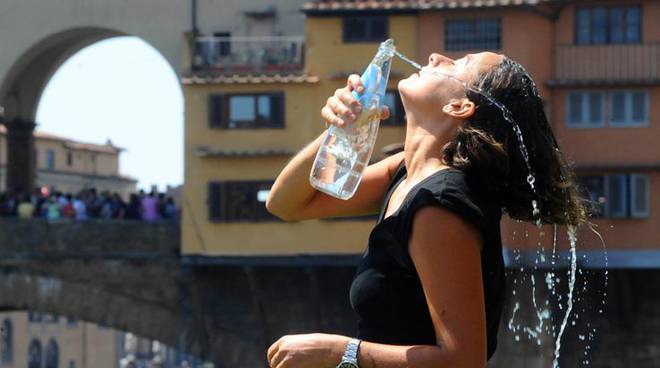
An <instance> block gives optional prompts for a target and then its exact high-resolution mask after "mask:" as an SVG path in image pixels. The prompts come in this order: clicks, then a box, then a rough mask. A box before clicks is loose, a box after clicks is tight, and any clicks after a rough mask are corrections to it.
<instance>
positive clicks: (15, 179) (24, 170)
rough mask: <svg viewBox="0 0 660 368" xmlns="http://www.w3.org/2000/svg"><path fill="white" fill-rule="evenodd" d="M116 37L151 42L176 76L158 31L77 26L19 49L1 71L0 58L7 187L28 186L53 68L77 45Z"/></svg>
mask: <svg viewBox="0 0 660 368" xmlns="http://www.w3.org/2000/svg"><path fill="white" fill-rule="evenodd" d="M120 36H135V37H138V38H140V39H141V40H142V41H144V42H145V43H147V44H148V45H150V46H152V47H153V49H154V50H156V52H158V53H159V54H160V55H161V56H162V57H163V58H164V59H165V60H166V61H167V64H168V65H169V67H170V69H171V70H172V71H173V73H174V75H178V65H176V64H174V63H175V62H178V61H179V58H178V57H175V56H173V55H172V50H170V49H169V48H171V46H170V45H169V44H172V42H171V40H169V44H167V45H166V46H164V45H163V41H162V40H161V38H162V37H163V36H159V37H160V38H159V37H150V36H151V35H150V34H148V33H144V34H139V33H137V32H131V31H130V30H122V29H120V28H113V27H103V26H77V27H71V28H68V29H64V30H60V31H57V32H54V33H51V34H49V35H48V36H45V37H43V38H41V39H39V40H38V41H35V42H34V43H33V44H31V45H29V46H28V47H26V48H24V51H23V52H22V53H21V54H19V55H16V57H15V59H14V60H12V61H11V63H10V66H9V67H8V68H7V69H6V70H4V73H3V70H2V68H1V67H2V61H3V60H0V78H2V80H0V107H1V110H0V123H3V124H4V125H5V126H6V128H7V173H6V177H7V181H6V188H7V189H8V190H13V189H14V188H22V189H23V190H28V189H29V188H31V187H33V186H34V185H33V184H34V181H35V169H36V167H35V166H36V158H35V157H34V154H35V153H34V139H33V137H32V132H33V130H34V128H35V127H36V125H37V122H36V115H37V108H38V105H39V102H40V99H41V96H42V94H43V92H44V89H45V87H46V85H47V84H48V82H49V81H50V79H51V78H52V77H53V75H54V74H55V72H56V71H57V70H58V69H59V68H60V67H61V66H62V65H63V64H64V63H65V62H66V61H67V60H68V59H69V58H71V57H72V56H73V55H74V54H76V53H77V52H78V51H80V50H82V49H83V48H85V47H87V46H90V45H92V44H94V43H97V42H99V41H102V40H105V39H109V38H113V37H120ZM168 47H169V48H168ZM179 53H180V51H179ZM179 56H180V55H179ZM1 58H2V57H0V59H1ZM4 61H5V62H6V60H4Z"/></svg>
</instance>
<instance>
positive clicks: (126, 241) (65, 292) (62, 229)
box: [0, 219, 355, 367]
mask: <svg viewBox="0 0 660 368" xmlns="http://www.w3.org/2000/svg"><path fill="white" fill-rule="evenodd" d="M179 238H180V237H179V227H178V224H175V223H161V224H145V223H141V222H128V221H87V222H47V221H41V220H33V221H20V220H14V219H1V220H0V275H1V276H0V310H31V311H37V312H42V313H51V314H58V315H63V316H69V317H73V318H76V319H81V320H85V321H90V322H94V323H98V324H101V325H105V326H109V327H113V328H117V329H120V330H124V331H130V332H133V333H136V334H138V335H141V336H144V337H147V338H152V339H157V340H159V341H162V342H164V343H166V344H168V345H170V346H174V347H178V348H180V349H182V350H183V351H187V352H190V353H193V354H197V355H199V356H202V357H204V358H207V359H210V360H212V361H214V362H215V363H216V364H217V366H219V367H237V366H243V367H263V366H266V362H265V351H266V349H267V347H268V346H269V344H270V343H272V342H273V341H274V340H276V339H277V338H278V337H279V336H281V335H283V334H286V333H293V332H296V333H301V332H314V331H327V332H336V333H344V334H353V329H354V328H353V326H354V324H355V321H354V320H353V319H352V315H351V313H350V309H349V308H350V307H349V305H348V301H347V297H346V295H347V290H348V285H349V283H350V280H351V278H352V276H353V267H352V266H351V263H352V259H351V258H346V259H343V258H336V257H335V258H333V257H293V258H292V257H288V258H278V257H275V258H268V259H267V258H255V257H251V258H223V259H221V260H220V259H217V260H215V261H212V262H210V261H203V263H204V265H201V264H200V262H202V260H200V259H199V258H198V259H194V260H193V259H186V258H182V257H180V256H179V254H178V250H179Z"/></svg>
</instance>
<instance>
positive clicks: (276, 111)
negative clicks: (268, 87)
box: [270, 93, 285, 128]
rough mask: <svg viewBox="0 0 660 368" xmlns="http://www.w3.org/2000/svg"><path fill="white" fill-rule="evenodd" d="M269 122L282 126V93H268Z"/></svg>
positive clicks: (275, 125)
mask: <svg viewBox="0 0 660 368" xmlns="http://www.w3.org/2000/svg"><path fill="white" fill-rule="evenodd" d="M270 123H271V125H272V126H274V127H278V128H284V125H285V124H284V93H273V94H271V95H270Z"/></svg>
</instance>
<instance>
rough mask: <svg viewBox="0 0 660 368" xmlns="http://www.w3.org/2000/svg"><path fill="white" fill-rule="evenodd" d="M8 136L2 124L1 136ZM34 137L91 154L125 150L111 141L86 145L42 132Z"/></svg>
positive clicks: (113, 152)
mask: <svg viewBox="0 0 660 368" xmlns="http://www.w3.org/2000/svg"><path fill="white" fill-rule="evenodd" d="M6 134H7V128H6V127H5V126H4V125H2V124H0V135H6ZM34 137H35V138H37V139H48V140H52V141H59V142H62V144H63V145H64V147H66V148H69V149H72V150H78V151H91V152H98V153H109V154H117V153H119V152H121V151H123V148H120V147H117V146H115V145H113V144H112V142H110V141H109V140H108V142H107V143H106V144H95V143H86V142H80V141H75V140H73V139H69V138H66V137H62V136H59V135H55V134H51V133H47V132H42V131H40V130H35V131H34Z"/></svg>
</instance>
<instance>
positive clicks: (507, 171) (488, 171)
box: [443, 57, 587, 226]
mask: <svg viewBox="0 0 660 368" xmlns="http://www.w3.org/2000/svg"><path fill="white" fill-rule="evenodd" d="M469 87H470V88H467V89H466V94H467V97H468V98H469V99H470V100H471V101H473V102H474V103H475V105H476V109H475V113H474V115H473V116H472V117H470V118H469V119H468V120H467V121H466V122H465V123H464V124H463V125H462V126H461V127H459V128H458V132H457V134H456V136H455V138H454V139H453V140H452V141H450V142H449V143H447V144H446V145H445V146H444V147H443V160H444V161H445V163H446V164H448V165H450V166H453V167H456V168H458V169H461V170H463V171H464V172H466V173H467V174H469V175H470V176H471V177H474V178H476V179H477V181H478V182H479V183H484V184H486V185H481V187H483V189H484V190H485V191H486V192H487V193H488V195H489V196H492V198H495V199H497V200H498V201H499V204H500V205H501V207H502V208H503V209H504V210H505V211H506V212H507V213H508V215H509V216H510V217H511V218H514V219H519V220H524V221H538V220H540V221H541V223H546V224H547V223H554V224H567V225H576V226H577V225H580V224H581V223H583V222H584V221H585V220H586V219H587V210H586V206H585V203H586V202H585V200H584V199H583V198H582V197H581V196H580V192H579V190H578V188H577V186H576V182H575V174H574V173H573V170H572V169H571V168H570V167H569V166H568V165H567V163H566V161H565V159H564V157H563V155H562V153H561V151H560V149H559V145H558V144H557V140H556V139H555V136H554V134H553V132H552V129H551V126H550V123H549V122H548V118H547V117H546V114H545V111H544V107H543V101H542V99H541V97H540V96H539V92H538V90H537V88H536V85H535V84H534V82H533V80H532V78H531V77H530V76H529V74H528V73H527V71H526V70H525V69H524V68H523V67H522V66H521V65H520V64H519V63H517V62H515V61H513V60H511V59H510V58H507V57H505V58H504V59H503V61H502V62H501V63H500V64H499V65H497V66H495V67H493V68H491V69H490V70H488V71H486V72H484V73H482V75H480V76H478V77H477V78H476V79H475V81H473V82H472V83H471V84H470V85H469ZM475 90H480V91H484V92H485V93H487V94H488V95H489V96H490V97H492V98H493V99H495V100H496V101H498V102H499V103H501V104H503V105H504V106H505V107H506V109H507V110H508V111H509V112H510V114H511V117H512V118H513V121H514V122H515V124H517V125H518V127H519V128H520V131H521V132H522V137H523V141H524V143H525V146H526V147H527V152H528V156H529V164H530V166H531V169H532V171H533V173H534V175H535V178H536V180H535V188H536V190H535V192H536V193H534V191H532V189H531V187H530V185H529V183H528V182H527V177H528V175H529V174H530V172H529V169H528V167H527V165H526V163H525V159H524V156H523V154H522V152H521V150H520V146H519V143H518V139H517V137H516V132H515V131H514V128H513V124H512V123H511V122H509V121H507V120H506V119H505V117H504V114H503V112H502V110H501V109H500V108H499V107H498V106H496V105H495V104H494V103H493V102H492V101H490V100H489V99H488V98H487V97H485V96H484V95H483V94H481V93H478V92H477V91H475ZM533 200H536V201H537V203H538V207H539V209H540V213H539V214H538V215H537V216H535V215H534V213H533V207H532V201H533Z"/></svg>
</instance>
